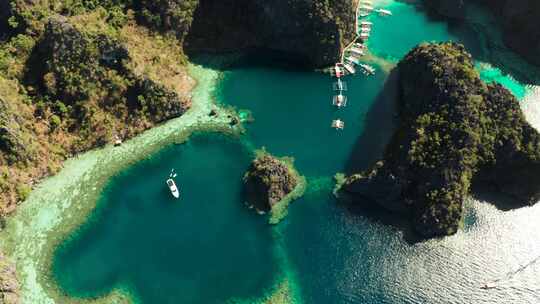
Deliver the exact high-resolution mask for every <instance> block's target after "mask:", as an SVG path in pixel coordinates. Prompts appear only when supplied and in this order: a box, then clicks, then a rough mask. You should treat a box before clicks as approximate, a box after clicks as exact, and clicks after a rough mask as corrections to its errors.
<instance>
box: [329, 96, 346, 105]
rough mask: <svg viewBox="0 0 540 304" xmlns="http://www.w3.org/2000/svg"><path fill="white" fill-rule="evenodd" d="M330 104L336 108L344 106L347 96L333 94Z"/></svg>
mask: <svg viewBox="0 0 540 304" xmlns="http://www.w3.org/2000/svg"><path fill="white" fill-rule="evenodd" d="M332 104H333V105H334V106H336V107H338V108H341V107H344V106H346V105H347V96H345V95H342V94H339V95H336V96H334V98H333V99H332Z"/></svg>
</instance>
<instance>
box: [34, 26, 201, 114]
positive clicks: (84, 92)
mask: <svg viewBox="0 0 540 304" xmlns="http://www.w3.org/2000/svg"><path fill="white" fill-rule="evenodd" d="M35 57H36V58H35V59H34V60H35V61H36V64H38V65H39V66H41V67H42V69H41V70H39V69H38V68H36V70H37V71H36V70H34V71H33V73H32V74H33V75H32V77H34V78H37V79H36V80H34V81H35V82H36V83H37V85H38V86H39V87H41V91H42V93H43V94H44V95H45V96H47V99H48V100H51V101H54V99H57V100H61V101H62V103H63V104H65V105H66V111H67V112H68V113H64V114H65V115H69V116H70V117H72V118H76V119H78V120H84V119H87V116H88V113H91V112H95V111H94V110H93V109H91V108H92V107H95V106H97V107H99V108H100V110H105V111H107V112H117V113H118V112H120V111H124V112H125V113H124V114H125V115H126V116H127V117H126V118H127V119H128V120H137V119H138V118H144V119H145V120H148V121H149V122H150V123H158V122H162V121H164V120H167V119H171V118H174V117H178V116H180V115H182V114H183V113H184V112H185V111H187V109H188V108H189V106H190V101H189V100H184V99H182V98H180V96H178V94H177V93H176V92H174V91H171V90H169V89H167V88H165V87H164V86H163V85H160V84H158V83H156V82H154V81H153V80H152V79H149V78H148V77H145V76H144V75H135V73H134V72H133V71H131V70H130V69H129V68H128V67H127V62H128V61H129V60H130V55H129V52H128V50H127V49H126V47H124V46H123V45H122V44H121V43H120V42H118V41H117V40H115V39H113V38H111V37H108V36H106V35H101V34H100V35H95V36H91V35H88V34H84V33H81V32H80V31H79V30H77V29H76V28H75V27H74V26H73V25H71V24H70V23H69V22H68V21H67V19H66V18H64V17H54V18H51V19H50V20H49V21H48V23H47V25H46V27H45V33H44V35H43V39H42V41H41V42H40V43H39V44H38V47H37V54H36V55H35ZM115 115H117V116H118V115H119V114H115Z"/></svg>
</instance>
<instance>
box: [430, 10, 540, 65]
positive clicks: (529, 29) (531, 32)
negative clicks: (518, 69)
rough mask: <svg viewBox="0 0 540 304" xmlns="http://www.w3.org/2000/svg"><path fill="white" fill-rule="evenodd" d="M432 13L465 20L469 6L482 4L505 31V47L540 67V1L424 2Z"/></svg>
mask: <svg viewBox="0 0 540 304" xmlns="http://www.w3.org/2000/svg"><path fill="white" fill-rule="evenodd" d="M424 3H425V4H426V6H427V7H428V8H430V9H431V10H432V11H434V12H436V13H437V14H440V15H442V16H445V17H448V18H451V19H458V20H459V19H463V18H464V17H465V10H466V5H467V4H470V3H474V4H479V5H481V6H483V7H485V8H486V9H488V10H489V11H491V12H492V13H493V15H494V16H495V18H496V19H497V21H498V22H499V24H500V25H501V28H502V32H503V40H504V42H505V44H506V45H507V46H508V47H509V48H510V49H512V50H513V51H515V52H516V53H518V54H520V55H522V56H523V58H525V59H526V60H528V61H529V62H531V63H533V64H535V65H540V57H539V56H538V53H539V52H540V30H539V28H540V2H538V1H535V0H516V1H510V0H461V1H455V0H425V1H424Z"/></svg>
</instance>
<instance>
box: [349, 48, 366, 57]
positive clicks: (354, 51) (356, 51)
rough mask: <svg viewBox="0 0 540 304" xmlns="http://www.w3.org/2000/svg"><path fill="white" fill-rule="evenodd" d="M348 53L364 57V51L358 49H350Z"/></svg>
mask: <svg viewBox="0 0 540 304" xmlns="http://www.w3.org/2000/svg"><path fill="white" fill-rule="evenodd" d="M348 51H349V52H350V53H353V54H355V55H358V56H364V51H363V50H361V49H359V48H356V47H350V48H349V49H348Z"/></svg>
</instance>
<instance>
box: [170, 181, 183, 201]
mask: <svg viewBox="0 0 540 304" xmlns="http://www.w3.org/2000/svg"><path fill="white" fill-rule="evenodd" d="M167 186H168V187H169V190H170V191H171V195H172V196H173V197H174V198H180V191H178V187H176V183H175V182H174V180H172V179H168V180H167Z"/></svg>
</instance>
